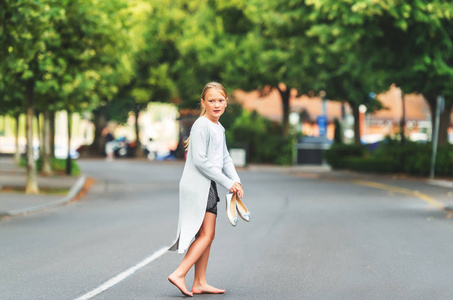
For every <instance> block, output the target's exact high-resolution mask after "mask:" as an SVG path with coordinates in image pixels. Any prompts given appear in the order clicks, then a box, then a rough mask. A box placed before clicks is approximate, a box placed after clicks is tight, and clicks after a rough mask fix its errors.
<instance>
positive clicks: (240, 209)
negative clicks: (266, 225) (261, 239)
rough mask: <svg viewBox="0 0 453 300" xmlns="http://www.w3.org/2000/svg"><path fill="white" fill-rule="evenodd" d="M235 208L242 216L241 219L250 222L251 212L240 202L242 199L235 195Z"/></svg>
mask: <svg viewBox="0 0 453 300" xmlns="http://www.w3.org/2000/svg"><path fill="white" fill-rule="evenodd" d="M236 209H237V211H238V213H239V216H240V217H241V218H242V220H244V221H246V222H250V218H251V215H252V214H251V213H250V212H249V210H248V209H247V207H246V206H245V204H244V203H243V202H242V200H241V199H240V198H239V197H236Z"/></svg>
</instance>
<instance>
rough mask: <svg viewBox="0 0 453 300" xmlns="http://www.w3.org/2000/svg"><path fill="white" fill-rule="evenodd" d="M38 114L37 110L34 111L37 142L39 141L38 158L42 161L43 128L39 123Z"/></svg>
mask: <svg viewBox="0 0 453 300" xmlns="http://www.w3.org/2000/svg"><path fill="white" fill-rule="evenodd" d="M39 115H40V112H39V111H38V110H35V117H36V125H37V129H38V130H37V132H38V141H39V148H38V152H39V157H40V158H41V159H42V156H43V153H44V152H43V143H44V138H43V128H42V126H41V122H40V119H39Z"/></svg>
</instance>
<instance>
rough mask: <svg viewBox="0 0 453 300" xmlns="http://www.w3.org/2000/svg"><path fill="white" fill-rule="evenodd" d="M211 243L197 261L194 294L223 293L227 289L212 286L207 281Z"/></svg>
mask: <svg viewBox="0 0 453 300" xmlns="http://www.w3.org/2000/svg"><path fill="white" fill-rule="evenodd" d="M210 251H211V245H209V246H208V247H207V248H206V250H205V251H204V252H203V254H202V255H201V256H200V258H199V259H198V260H197V262H196V263H195V276H194V280H193V286H192V292H193V293H194V294H223V293H225V290H221V289H218V288H215V287H213V286H210V285H209V284H208V283H207V282H206V269H207V267H208V259H209V253H210Z"/></svg>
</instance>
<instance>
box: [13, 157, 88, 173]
mask: <svg viewBox="0 0 453 300" xmlns="http://www.w3.org/2000/svg"><path fill="white" fill-rule="evenodd" d="M19 165H20V166H21V167H25V166H26V165H27V163H26V160H25V158H21V160H20V162H19ZM50 167H51V168H52V171H54V172H65V171H66V159H61V158H55V157H52V158H50ZM36 170H37V171H38V172H41V171H42V158H41V157H39V158H38V159H37V160H36ZM71 174H72V175H75V176H77V175H80V167H79V165H78V164H77V162H76V160H75V159H71Z"/></svg>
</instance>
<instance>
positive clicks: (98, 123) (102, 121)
mask: <svg viewBox="0 0 453 300" xmlns="http://www.w3.org/2000/svg"><path fill="white" fill-rule="evenodd" d="M93 114H94V122H93V123H94V141H93V144H91V146H90V152H91V153H92V154H96V155H104V152H105V138H104V137H103V136H102V130H103V129H104V128H105V126H107V106H102V107H100V108H98V109H96V110H95V111H93Z"/></svg>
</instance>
